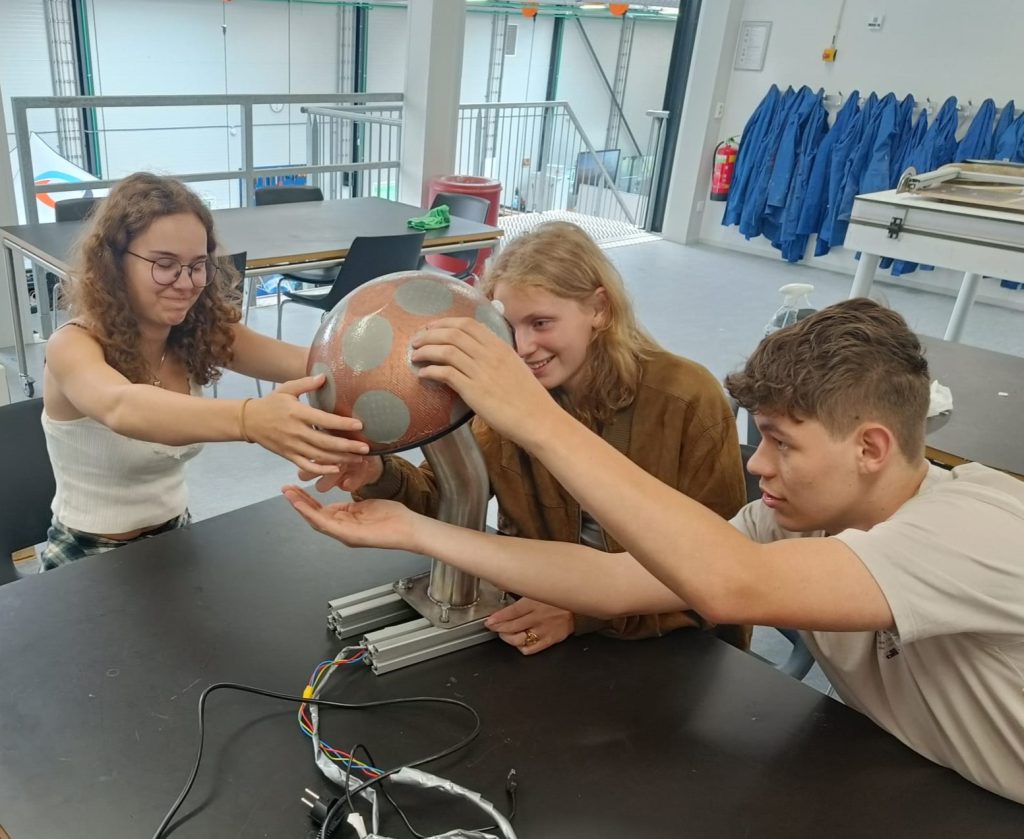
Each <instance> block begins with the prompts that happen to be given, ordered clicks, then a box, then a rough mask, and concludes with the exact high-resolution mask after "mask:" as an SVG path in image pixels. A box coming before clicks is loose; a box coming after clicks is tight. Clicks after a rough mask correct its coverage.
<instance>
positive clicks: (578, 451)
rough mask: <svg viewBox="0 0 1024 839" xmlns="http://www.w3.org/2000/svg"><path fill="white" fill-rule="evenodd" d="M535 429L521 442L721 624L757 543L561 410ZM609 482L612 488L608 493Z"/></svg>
mask: <svg viewBox="0 0 1024 839" xmlns="http://www.w3.org/2000/svg"><path fill="white" fill-rule="evenodd" d="M537 427H543V429H544V433H543V434H541V433H537V432H525V433H524V434H523V439H522V440H521V441H520V443H521V445H523V447H524V448H526V449H527V450H528V451H530V453H531V454H533V455H534V456H535V457H537V458H538V459H539V460H540V461H541V462H542V463H543V464H544V465H545V466H546V467H547V468H548V469H549V470H550V471H551V473H552V475H553V476H554V477H555V478H556V480H558V481H559V483H561V484H562V486H564V487H565V488H566V490H568V491H569V493H570V494H571V495H572V496H573V497H574V498H576V499H577V500H578V501H579V502H580V504H581V505H582V506H583V507H584V509H586V510H588V511H589V512H590V513H591V514H592V515H593V516H594V517H595V518H596V519H597V520H598V521H600V522H601V523H602V525H603V526H604V527H606V528H607V529H608V530H609V531H610V532H612V533H614V534H615V537H616V539H617V540H618V541H619V542H620V544H622V545H623V546H624V547H625V548H626V550H627V551H629V553H630V554H632V556H633V557H635V559H636V560H637V562H639V563H640V564H641V565H642V566H643V567H644V568H646V569H647V570H648V571H649V572H650V573H651V574H652V575H653V576H654V577H656V578H657V579H658V580H660V581H661V582H662V583H663V584H664V585H665V586H666V587H667V588H669V589H670V590H671V591H673V592H674V593H675V594H676V595H678V596H679V598H680V599H681V600H682V601H684V602H686V603H688V604H690V608H693V609H695V610H696V611H698V612H699V613H701V614H702V615H704V616H705V617H707V618H708V619H710V620H714V621H715V622H728V620H729V618H728V617H727V616H726V614H723V609H724V610H725V612H726V613H727V612H728V611H729V610H730V605H731V604H734V603H736V602H737V600H739V599H741V598H746V596H747V593H746V588H747V587H748V586H749V574H748V569H749V568H750V567H751V565H750V558H751V552H752V551H753V550H756V547H757V546H756V545H753V544H752V543H751V542H750V541H749V540H748V539H746V538H744V537H743V536H742V535H741V534H739V533H738V532H737V531H736V530H735V529H734V528H733V527H731V526H730V525H729V524H728V522H726V521H725V520H723V519H722V518H720V517H719V516H717V515H715V513H713V512H711V511H710V510H708V509H707V508H706V507H704V506H703V505H701V504H699V503H697V502H695V501H693V500H692V499H690V498H687V497H686V496H685V495H683V494H681V493H679V492H677V491H676V490H674V489H673V488H671V487H669V486H667V485H666V484H664V483H662V482H661V481H660V480H658V479H657V478H655V477H653V476H652V475H649V474H648V473H646V472H644V471H643V470H642V469H641V468H640V467H638V466H636V465H635V464H633V463H632V462H630V461H629V459H628V458H626V457H625V456H624V455H622V454H620V453H619V452H617V451H616V450H615V449H614V448H612V447H611V446H610V445H608V444H607V443H605V442H604V441H603V440H601V439H600V438H598V437H597V436H596V435H594V434H592V433H591V432H590V431H589V430H588V429H586V428H585V427H584V426H583V425H581V424H580V423H579V422H577V421H576V420H574V419H573V418H572V417H571V416H569V415H568V414H567V413H566V412H564V411H558V412H555V411H552V412H550V415H549V416H546V417H545V418H544V422H543V423H538V425H537ZM609 486H613V487H615V492H608V489H607V488H608V487H609ZM637 611H639V610H637ZM651 611H653V610H651ZM621 613H622V612H621V611H620V614H621Z"/></svg>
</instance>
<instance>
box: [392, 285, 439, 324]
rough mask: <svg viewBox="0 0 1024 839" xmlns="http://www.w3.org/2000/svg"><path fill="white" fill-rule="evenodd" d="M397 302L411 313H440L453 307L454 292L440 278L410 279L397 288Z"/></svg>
mask: <svg viewBox="0 0 1024 839" xmlns="http://www.w3.org/2000/svg"><path fill="white" fill-rule="evenodd" d="M395 302H396V303H397V304H398V305H399V306H401V307H402V308H403V309H405V311H407V312H408V313H409V314H410V315H439V314H440V313H441V312H446V311H448V309H450V308H451V307H452V292H451V289H449V288H448V286H447V285H446V284H445V281H444V280H443V279H440V278H439V279H436V280H432V279H427V278H423V279H421V280H409V281H408V282H406V283H403V284H402V285H400V286H399V287H398V288H397V289H395Z"/></svg>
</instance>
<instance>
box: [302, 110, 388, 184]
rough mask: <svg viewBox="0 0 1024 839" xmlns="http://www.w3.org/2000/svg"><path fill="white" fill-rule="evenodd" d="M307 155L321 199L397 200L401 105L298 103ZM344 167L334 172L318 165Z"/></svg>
mask: <svg viewBox="0 0 1024 839" xmlns="http://www.w3.org/2000/svg"><path fill="white" fill-rule="evenodd" d="M301 110H302V113H304V114H305V115H306V149H307V153H306V158H307V160H309V162H310V163H312V164H314V165H315V167H316V174H315V175H314V176H313V183H314V184H316V185H317V186H318V187H320V189H321V190H322V191H323V193H324V197H325V198H363V197H374V198H387V199H388V200H391V201H396V200H398V187H399V173H400V170H401V154H402V107H401V105H397V106H396V105H391V106H387V105H383V106H382V105H350V106H348V107H346V108H325V107H303V108H302V109H301ZM325 163H326V164H330V165H333V166H343V167H345V168H344V169H338V170H336V171H333V172H325V171H321V170H320V166H321V165H322V164H325Z"/></svg>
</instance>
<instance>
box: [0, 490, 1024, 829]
mask: <svg viewBox="0 0 1024 839" xmlns="http://www.w3.org/2000/svg"><path fill="white" fill-rule="evenodd" d="M426 567H427V561H426V560H425V559H424V558H422V557H416V556H412V555H409V554H400V553H392V552H383V551H374V550H349V549H346V548H344V547H342V546H340V545H339V544H337V543H335V542H333V541H331V540H328V539H327V538H325V537H323V536H320V535H318V534H316V533H315V532H313V531H312V530H310V529H309V528H308V527H307V526H306V525H305V524H304V523H303V522H302V521H301V520H300V519H299V518H298V517H297V516H296V515H295V513H294V512H293V511H292V510H291V509H290V508H289V507H288V506H287V504H286V503H285V502H284V500H283V499H271V500H269V501H265V502H262V503H259V504H255V505H253V506H251V507H247V508H244V509H241V510H237V511H235V512H232V513H228V514H226V515H223V516H219V517H217V518H213V519H209V520H207V521H203V522H200V523H198V524H196V525H194V526H192V527H191V528H189V529H187V530H182V531H177V532H174V533H169V534H165V535H163V536H160V537H157V538H154V539H151V540H149V541H146V542H143V543H138V544H134V545H131V546H128V547H126V548H123V549H121V550H119V551H117V552H115V553H112V554H108V555H106V556H100V557H94V558H91V559H86V560H83V561H82V562H79V563H76V564H74V565H73V566H69V567H66V568H63V569H60V570H58V571H54V572H50V573H47V574H43V575H40V576H36V577H31V578H27V579H23V580H21V581H18V582H15V583H11V584H9V585H7V586H4V587H2V588H0V674H2V681H0V824H2V825H3V828H4V829H6V831H7V832H8V833H9V834H10V836H11V837H12V839H27V837H44V838H45V839H50V837H57V836H81V837H105V839H120V838H121V837H125V838H126V839H127V837H131V839H135V838H136V837H148V836H151V835H152V833H153V831H154V829H155V828H156V826H157V824H158V823H159V822H160V819H161V818H162V817H163V814H164V813H165V812H166V810H167V808H168V806H169V805H170V803H171V802H172V801H173V800H174V798H175V796H176V795H177V793H178V791H179V789H180V787H181V785H182V783H183V781H184V779H185V777H186V775H187V773H188V770H189V768H190V766H191V763H192V759H193V754H194V750H195V746H196V737H197V735H196V717H197V714H196V702H197V699H198V697H199V694H200V692H201V691H202V690H203V689H204V687H206V686H207V685H208V684H210V683H213V682H218V681H236V682H242V683H246V684H252V685H258V686H263V687H267V688H271V689H276V690H280V691H286V692H291V693H298V692H301V690H302V688H303V686H304V685H305V683H306V680H307V677H308V675H309V673H310V671H311V670H312V668H313V666H314V665H315V664H316V663H317V662H319V661H320V660H322V659H325V658H329V657H332V656H333V655H334V654H335V653H336V652H337V650H338V649H339V648H340V642H339V641H338V640H337V639H336V638H334V636H333V635H331V634H329V633H328V631H327V629H326V626H325V611H326V609H325V606H326V601H327V600H328V599H329V598H331V597H335V596H337V595H340V594H343V593H349V592H354V591H358V590H361V589H364V588H368V587H370V586H372V585H376V584H380V583H383V582H386V581H388V580H393V579H396V578H397V577H399V576H402V575H405V574H408V573H410V572H415V571H417V570H425V569H426ZM413 695H432V696H444V697H452V698H458V699H461V700H463V701H465V702H468V703H470V704H471V705H473V706H474V707H475V708H476V709H477V710H478V711H479V713H480V716H481V717H482V720H483V728H482V732H481V734H480V736H479V737H478V738H477V740H476V741H475V742H473V743H472V744H471V745H470V746H469V747H468V748H467V749H465V750H464V751H462V752H460V753H457V754H455V755H453V756H451V757H448V758H445V759H443V760H441V761H439V762H437V763H436V764H433V765H431V766H428V767H426V768H427V769H429V770H430V771H432V772H434V773H436V774H439V775H442V776H445V777H449V778H451V779H453V780H455V781H457V782H459V783H461V784H463V785H465V786H468V787H470V788H472V789H474V790H477V791H478V792H480V793H481V794H483V795H484V796H485V797H486V798H488V799H490V800H491V801H493V802H495V803H496V804H498V805H499V806H500V807H501V808H502V809H503V810H505V809H506V808H507V801H506V798H505V792H504V785H505V778H506V775H507V774H508V771H509V769H511V768H515V769H516V771H517V773H518V777H519V794H518V799H519V801H518V812H517V814H516V817H515V821H514V826H515V828H516V830H517V832H518V835H519V837H520V838H521V839H527V837H543V839H547V838H548V837H557V839H612V837H614V838H615V839H621V838H622V837H625V836H644V837H702V839H711V837H761V838H762V839H764V837H779V839H782V838H783V837H785V839H793V837H812V836H827V837H830V839H837V837H851V839H853V838H854V837H856V839H862V837H865V836H880V837H893V839H895V838H896V837H900V839H904V838H905V837H921V838H922V839H925V837H927V839H940V837H950V839H954V838H955V839H963V837H971V838H972V839H978V837H1007V839H1010V837H1012V838H1013V839H1020V837H1021V836H1024V807H1021V806H1019V805H1017V804H1014V803H1011V802H1009V801H1006V800H1004V799H1001V798H998V797H997V796H995V795H992V794H990V793H988V792H985V791H984V790H981V789H979V788H977V787H974V786H972V785H971V784H969V783H968V782H966V781H964V780H963V779H961V778H960V777H959V776H957V775H956V774H954V773H953V772H951V771H948V770H946V769H942V768H940V767H938V766H936V765H934V764H932V763H930V762H928V761H927V760H925V759H923V758H921V757H919V756H917V755H916V754H914V753H913V752H911V751H910V750H908V749H907V748H905V747H904V746H903V745H901V744H900V743H899V742H898V741H897V740H895V739H894V738H892V737H890V736H889V735H887V734H885V733H884V732H883V731H881V730H880V729H878V728H877V727H876V726H875V725H873V724H872V723H871V722H870V721H869V720H867V719H866V718H864V717H862V716H861V715H859V714H857V713H856V712H854V711H852V710H850V709H849V708H847V707H845V706H843V705H841V704H840V703H838V702H836V701H834V700H832V699H829V698H827V697H825V696H822V695H821V694H819V693H817V692H815V691H813V690H811V689H810V688H808V687H806V686H804V685H802V684H800V683H798V682H796V681H794V680H792V679H790V678H788V677H787V676H785V675H783V674H782V673H780V672H778V671H776V670H774V669H772V668H771V667H770V666H768V665H766V664H764V663H762V662H760V661H758V660H756V659H754V658H753V657H751V656H749V655H746V654H744V653H741V652H739V651H737V650H735V649H732V648H730V647H728V646H726V645H724V644H722V643H721V642H719V641H717V640H715V639H713V638H711V637H709V636H707V635H703V634H699V633H697V632H696V631H693V632H679V633H675V634H673V635H670V636H668V637H666V638H661V639H653V640H649V641H639V642H621V641H613V640H609V639H605V638H602V637H593V636H591V637H582V638H574V639H570V640H569V641H567V642H566V643H563V644H560V645H558V646H557V647H555V648H553V649H551V650H549V651H546V652H544V653H542V654H540V655H538V656H532V657H528V658H527V657H523V656H520V655H519V654H518V653H517V652H516V651H515V650H513V649H512V648H510V647H507V646H505V645H504V644H501V643H500V642H494V643H488V644H484V645H481V646H477V647H474V648H471V649H469V650H464V651H461V652H457V653H454V654H451V655H449V656H446V657H444V658H440V659H435V660H433V661H430V662H426V663H422V664H418V665H416V666H413V667H410V668H407V669H405V670H401V671H397V672H393V673H389V674H387V675H384V676H375V675H373V673H372V672H371V671H370V670H369V668H366V667H363V666H362V665H358V666H355V665H353V666H351V667H348V668H345V669H344V670H342V671H340V672H339V673H338V674H337V675H336V676H335V678H334V679H333V681H332V682H331V684H330V686H329V687H328V698H336V699H340V700H344V701H361V700H370V699H380V698H387V697H403V696H413ZM207 725H208V730H207V741H206V750H205V756H204V764H203V767H202V770H201V772H200V775H199V778H198V780H197V783H196V786H195V789H194V790H193V792H192V794H191V796H190V797H189V799H188V800H187V801H186V803H185V806H184V808H183V810H182V811H181V818H180V820H179V821H178V822H177V826H176V829H175V830H174V831H173V833H172V834H171V835H172V836H174V837H226V836H232V837H234V836H239V837H241V836H273V837H304V836H307V835H308V830H309V824H308V821H307V815H306V808H305V807H304V806H302V805H301V804H300V803H299V796H300V795H301V794H302V790H303V788H304V787H310V788H311V789H314V790H316V791H318V792H319V793H321V794H322V795H323V794H330V793H329V785H328V784H326V782H324V781H323V780H322V778H321V776H320V775H319V773H318V771H317V770H316V768H315V766H314V764H313V758H312V753H311V752H312V750H311V746H310V741H309V740H308V739H307V738H306V737H304V736H303V735H302V734H301V733H300V732H299V730H298V727H297V725H296V722H295V708H294V706H292V705H289V704H288V703H286V702H283V701H278V700H269V699H264V698H260V697H255V696H249V695H242V694H233V693H217V694H214V695H213V696H212V697H211V699H210V702H209V704H208V708H207ZM468 725H469V721H468V717H467V715H465V714H464V713H463V712H459V710H458V709H444V708H442V709H438V708H437V707H434V708H426V707H416V706H408V707H399V708H387V709H380V710H373V711H354V712H340V711H338V712H329V714H328V715H327V719H326V720H325V722H324V725H323V732H324V737H325V739H327V740H328V741H329V742H331V743H332V745H335V746H337V747H339V748H344V749H348V748H350V747H351V746H353V745H354V744H356V743H364V744H366V745H368V746H369V747H370V749H371V751H372V752H373V755H374V758H375V760H376V761H377V762H378V764H382V765H384V766H385V767H390V766H395V765H398V764H401V763H405V762H408V761H411V760H415V759H416V758H418V757H420V756H423V755H425V754H429V753H432V752H434V751H436V750H440V749H441V748H443V747H445V746H446V745H448V744H449V743H452V742H454V741H456V740H458V739H459V738H460V737H461V736H462V735H463V734H464V733H465V731H466V730H467V726H468ZM396 795H398V796H399V798H398V800H399V802H400V803H401V804H402V805H403V806H404V807H405V809H406V812H407V814H408V816H409V818H410V820H411V821H412V823H413V824H414V826H416V827H417V828H418V829H419V830H420V832H422V833H427V832H434V833H440V832H443V831H445V830H451V829H454V828H457V827H467V828H468V827H478V826H481V821H480V817H479V815H478V814H477V813H475V812H471V811H467V810H464V809H462V808H461V807H460V806H459V805H453V804H452V801H451V799H447V798H441V797H440V796H439V795H438V794H436V793H429V794H428V793H423V792H419V791H410V790H408V789H407V788H401V789H399V790H397V791H396ZM385 811H387V808H386V807H385ZM381 827H382V832H383V833H384V834H385V835H388V836H396V837H398V836H405V835H408V834H406V833H405V831H404V828H403V827H402V826H401V824H400V823H399V822H398V821H397V819H396V818H395V817H394V816H393V815H392V814H390V812H389V813H388V816H387V820H386V821H385V822H384V823H383V824H382V826H381ZM2 833H3V831H2V830H0V835H2Z"/></svg>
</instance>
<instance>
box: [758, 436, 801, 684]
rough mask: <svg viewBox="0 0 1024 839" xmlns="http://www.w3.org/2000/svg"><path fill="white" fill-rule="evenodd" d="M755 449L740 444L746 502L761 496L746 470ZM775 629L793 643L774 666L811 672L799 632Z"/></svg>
mask: <svg viewBox="0 0 1024 839" xmlns="http://www.w3.org/2000/svg"><path fill="white" fill-rule="evenodd" d="M756 451H757V446H753V445H748V444H746V443H741V444H740V455H741V456H742V458H743V477H744V478H745V479H746V482H747V503H748V504H749V503H752V502H754V501H757V500H759V499H760V498H761V487H760V485H759V484H760V478H758V477H757V476H756V475H751V474H750V472H749V471H748V470H747V462H748V461H749V460H750V458H751V457H753V456H754V452H756ZM775 629H776V630H777V631H778V632H779V633H780V634H781V635H782V637H783V638H785V639H786V640H787V641H789V643H790V644H792V645H793V649H792V650H791V651H790V653H789V657H788V658H787V659H786V660H785V661H784V662H782V663H781V664H777V665H776V667H778V669H779V670H781V671H782V672H783V673H786V674H787V675H790V676H792V677H793V678H794V679H803V677H804V676H806V675H807V674H808V673H810V672H811V668H812V667H813V666H814V656H813V655H811V651H810V650H809V649H808V648H807V645H806V644H805V643H804V639H803V638H801V637H800V633H799V632H798V631H797V630H795V629H783V628H782V627H778V626H777V627H775Z"/></svg>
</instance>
